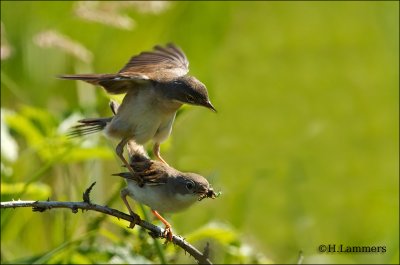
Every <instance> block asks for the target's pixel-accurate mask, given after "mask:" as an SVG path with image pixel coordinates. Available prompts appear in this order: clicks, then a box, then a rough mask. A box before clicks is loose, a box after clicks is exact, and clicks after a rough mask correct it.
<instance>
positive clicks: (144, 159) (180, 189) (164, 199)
mask: <svg viewBox="0 0 400 265" xmlns="http://www.w3.org/2000/svg"><path fill="white" fill-rule="evenodd" d="M127 149H128V152H129V156H130V164H131V166H132V168H133V169H134V171H135V173H134V174H132V173H130V172H122V173H117V174H113V175H114V176H119V177H122V178H124V179H125V180H126V183H127V187H125V188H123V189H122V190H121V192H120V196H121V199H122V201H123V202H124V204H125V205H126V207H127V209H128V210H129V213H130V215H131V216H132V217H133V219H134V221H133V222H131V223H130V226H129V227H130V228H134V227H135V224H136V223H137V222H139V221H140V220H141V219H140V217H139V215H137V214H136V213H134V212H133V210H132V208H131V207H130V205H129V203H128V201H127V199H126V197H127V196H129V197H131V198H133V199H134V200H135V201H137V202H140V203H142V204H145V205H147V206H149V207H150V208H151V211H152V213H153V214H154V215H155V216H156V217H157V218H158V219H159V220H160V221H161V222H162V223H163V224H164V225H165V229H164V232H163V235H164V237H165V238H166V239H167V240H169V241H172V237H173V234H172V228H171V225H170V224H169V223H168V221H167V220H166V219H165V218H164V217H162V216H161V214H160V213H159V212H162V213H166V212H168V213H173V212H178V211H182V210H184V209H186V208H187V207H189V206H191V205H192V204H193V203H195V202H196V201H201V200H203V199H204V198H212V199H215V198H216V197H218V196H219V193H216V192H214V190H213V188H212V187H211V186H210V184H209V183H208V181H207V179H206V178H204V177H203V176H201V175H199V174H196V173H184V172H180V171H179V170H177V169H175V168H172V167H170V166H169V165H166V164H165V163H162V162H160V161H156V160H151V159H149V157H148V156H147V155H146V153H145V151H144V148H143V146H140V145H138V144H137V143H136V142H134V141H132V140H130V141H128V143H127Z"/></svg>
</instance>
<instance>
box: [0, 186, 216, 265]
mask: <svg viewBox="0 0 400 265" xmlns="http://www.w3.org/2000/svg"><path fill="white" fill-rule="evenodd" d="M94 184H95V183H93V184H92V185H91V186H90V187H89V188H88V189H87V190H86V191H85V193H84V194H83V201H82V202H60V201H49V200H48V201H20V200H19V201H8V202H1V207H0V208H1V209H3V208H14V209H15V208H21V207H30V208H32V210H33V211H34V212H44V211H46V210H50V209H52V208H66V209H71V210H72V212H73V213H77V212H78V210H79V209H81V210H82V212H83V210H85V211H96V212H100V213H104V214H107V215H110V216H114V217H116V218H118V219H123V220H126V221H128V222H133V221H134V219H133V217H132V216H130V215H128V214H125V213H123V212H120V211H118V210H116V209H113V208H109V207H107V206H101V205H98V204H93V203H91V202H90V199H89V193H90V191H91V189H92V188H93V186H94ZM136 225H139V226H141V227H143V228H144V229H146V230H148V231H149V234H150V235H151V236H152V237H154V238H165V237H164V236H163V235H164V233H163V232H164V229H163V228H161V227H158V226H155V225H153V224H151V223H149V222H146V221H144V220H140V221H139V222H137V223H136ZM172 243H174V244H175V245H177V246H179V247H181V248H182V249H183V250H184V251H186V252H187V253H189V254H190V255H191V256H192V257H193V258H195V259H196V261H197V263H198V264H212V262H211V261H210V260H209V258H208V253H209V245H208V244H207V246H206V248H205V250H204V253H201V252H200V251H199V250H198V249H196V248H195V247H194V246H192V245H191V244H189V243H188V242H186V241H185V240H184V239H183V238H182V237H181V236H176V235H174V236H173V238H172Z"/></svg>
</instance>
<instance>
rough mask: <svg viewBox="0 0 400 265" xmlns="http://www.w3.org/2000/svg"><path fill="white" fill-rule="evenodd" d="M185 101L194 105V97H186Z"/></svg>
mask: <svg viewBox="0 0 400 265" xmlns="http://www.w3.org/2000/svg"><path fill="white" fill-rule="evenodd" d="M186 99H187V101H188V102H190V103H194V97H193V96H192V95H186Z"/></svg>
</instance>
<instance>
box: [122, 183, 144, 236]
mask: <svg viewBox="0 0 400 265" xmlns="http://www.w3.org/2000/svg"><path fill="white" fill-rule="evenodd" d="M128 194H129V191H128V189H126V188H124V189H122V190H121V193H120V196H121V199H122V201H123V202H124V203H125V206H126V208H128V210H129V214H130V215H131V216H132V217H133V222H131V223H130V224H129V228H134V227H135V225H136V224H137V223H139V222H140V216H139V215H137V214H136V213H134V212H133V211H132V209H131V206H130V205H129V203H128V200H127V199H126V196H128Z"/></svg>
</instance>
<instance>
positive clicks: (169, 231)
mask: <svg viewBox="0 0 400 265" xmlns="http://www.w3.org/2000/svg"><path fill="white" fill-rule="evenodd" d="M163 236H164V237H165V239H166V242H168V241H169V242H172V237H173V234H172V229H171V227H168V226H166V227H165V229H164V232H163Z"/></svg>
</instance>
